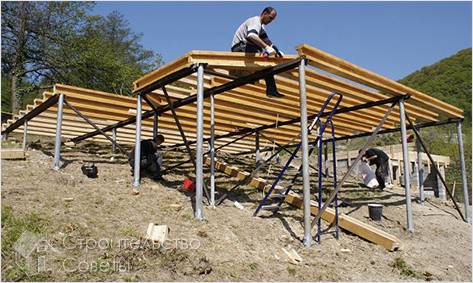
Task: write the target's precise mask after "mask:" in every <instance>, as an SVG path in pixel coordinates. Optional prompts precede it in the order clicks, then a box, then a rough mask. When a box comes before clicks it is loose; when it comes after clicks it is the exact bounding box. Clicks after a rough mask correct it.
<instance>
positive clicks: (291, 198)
mask: <svg viewBox="0 0 473 283" xmlns="http://www.w3.org/2000/svg"><path fill="white" fill-rule="evenodd" d="M204 162H205V163H206V164H207V165H209V164H210V159H209V158H206V157H204ZM215 168H216V169H218V170H220V171H222V172H224V173H226V174H228V175H230V176H232V177H236V178H238V179H240V180H243V179H245V178H246V177H247V176H249V175H250V173H248V172H242V171H239V170H238V168H236V167H234V166H229V165H228V164H225V163H222V162H218V161H216V162H215ZM249 184H250V185H252V186H254V187H256V188H258V189H260V190H263V191H266V190H268V189H269V186H270V185H269V184H268V183H267V182H266V180H264V179H261V178H252V179H251V180H250V182H249ZM283 190H284V188H283V187H282V186H276V188H275V190H274V193H276V194H280V193H281V191H283ZM284 201H285V202H286V203H288V204H290V205H293V206H295V207H299V208H302V207H303V199H302V197H301V196H299V195H298V194H296V193H294V192H289V194H288V195H287V196H286V198H285V199H284ZM310 211H311V214H313V215H316V214H317V213H318V204H317V203H316V202H315V201H311V205H310ZM322 219H323V220H324V221H326V222H328V223H332V222H334V221H335V210H334V209H331V208H327V209H326V210H325V211H324V213H323V214H322ZM338 224H339V226H340V227H341V228H342V229H345V230H347V231H350V232H351V233H353V234H356V235H358V236H360V237H362V238H363V239H366V240H368V241H370V242H372V243H375V244H378V245H381V246H383V247H385V248H386V249H387V250H389V251H395V250H397V249H398V248H399V244H400V241H399V239H398V238H396V237H395V236H393V235H390V234H388V233H386V232H384V231H382V230H380V229H378V228H375V227H373V226H370V225H368V224H366V223H364V222H361V221H360V220H357V219H355V218H353V217H350V216H348V215H345V214H343V213H339V216H338Z"/></svg>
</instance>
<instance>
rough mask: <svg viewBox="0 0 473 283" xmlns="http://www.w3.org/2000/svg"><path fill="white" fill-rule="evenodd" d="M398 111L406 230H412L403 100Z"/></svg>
mask: <svg viewBox="0 0 473 283" xmlns="http://www.w3.org/2000/svg"><path fill="white" fill-rule="evenodd" d="M399 112H400V116H401V117H400V118H401V140H402V156H403V157H402V160H403V164H404V166H403V167H404V191H405V194H406V214H407V217H406V218H407V230H408V231H409V232H414V226H413V223H412V206H411V191H410V186H411V184H410V176H409V174H410V172H409V171H410V170H409V169H410V166H409V152H408V151H407V135H406V117H405V112H404V100H403V99H401V100H400V101H399Z"/></svg>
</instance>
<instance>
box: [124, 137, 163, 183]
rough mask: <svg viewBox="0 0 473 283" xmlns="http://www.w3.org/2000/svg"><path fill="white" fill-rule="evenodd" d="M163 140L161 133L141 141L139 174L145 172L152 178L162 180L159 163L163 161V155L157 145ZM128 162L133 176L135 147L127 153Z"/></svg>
mask: <svg viewBox="0 0 473 283" xmlns="http://www.w3.org/2000/svg"><path fill="white" fill-rule="evenodd" d="M163 142H164V136H163V135H157V136H156V138H155V139H149V140H142V141H141V162H140V176H141V174H145V175H148V176H149V177H151V178H152V179H153V180H156V181H159V180H162V176H161V164H162V163H163V157H162V155H161V152H160V151H159V150H158V149H159V145H160V144H162V143H163ZM128 163H129V164H130V166H131V174H132V176H133V175H134V172H135V171H134V168H135V148H133V150H132V151H131V152H130V154H129V155H128Z"/></svg>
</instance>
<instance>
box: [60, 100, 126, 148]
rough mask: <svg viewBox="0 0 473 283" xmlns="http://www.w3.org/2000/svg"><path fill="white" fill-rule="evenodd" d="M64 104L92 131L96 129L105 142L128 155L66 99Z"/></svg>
mask: <svg viewBox="0 0 473 283" xmlns="http://www.w3.org/2000/svg"><path fill="white" fill-rule="evenodd" d="M64 104H66V106H67V107H69V108H70V109H71V110H72V111H74V112H75V113H76V114H77V115H78V116H79V117H81V118H82V119H84V121H86V122H87V123H88V124H89V125H91V126H92V127H93V128H94V129H96V130H97V131H99V132H100V133H101V134H102V135H103V136H104V137H105V138H106V139H107V140H109V141H110V142H111V143H112V144H115V146H116V147H118V149H119V150H120V151H121V152H122V153H123V154H124V155H128V153H127V151H126V150H125V149H124V148H123V147H121V146H120V145H119V144H118V143H116V142H115V141H114V140H113V139H112V138H110V137H109V136H108V135H107V134H106V133H105V132H103V131H102V129H100V128H99V127H98V126H97V125H96V124H95V123H94V122H92V121H91V120H90V119H89V118H88V117H87V116H85V115H84V114H82V113H81V112H80V111H79V109H77V108H76V107H74V105H72V104H70V103H69V102H68V101H67V99H65V100H64Z"/></svg>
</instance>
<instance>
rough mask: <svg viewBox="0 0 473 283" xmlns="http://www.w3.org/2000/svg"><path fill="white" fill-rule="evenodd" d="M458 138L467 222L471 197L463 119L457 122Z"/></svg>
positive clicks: (469, 219) (469, 216)
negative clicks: (469, 194)
mask: <svg viewBox="0 0 473 283" xmlns="http://www.w3.org/2000/svg"><path fill="white" fill-rule="evenodd" d="M457 138H458V150H459V151H460V167H461V171H462V185H463V202H464V204H465V219H466V222H468V223H471V213H470V211H469V209H468V208H469V206H470V198H469V196H468V183H467V182H468V181H467V179H466V169H465V154H464V151H463V137H462V124H461V121H458V122H457Z"/></svg>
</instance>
